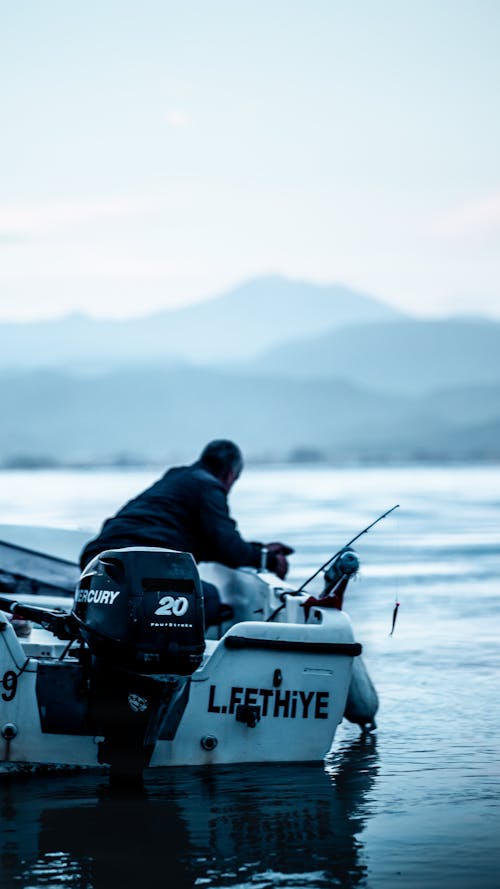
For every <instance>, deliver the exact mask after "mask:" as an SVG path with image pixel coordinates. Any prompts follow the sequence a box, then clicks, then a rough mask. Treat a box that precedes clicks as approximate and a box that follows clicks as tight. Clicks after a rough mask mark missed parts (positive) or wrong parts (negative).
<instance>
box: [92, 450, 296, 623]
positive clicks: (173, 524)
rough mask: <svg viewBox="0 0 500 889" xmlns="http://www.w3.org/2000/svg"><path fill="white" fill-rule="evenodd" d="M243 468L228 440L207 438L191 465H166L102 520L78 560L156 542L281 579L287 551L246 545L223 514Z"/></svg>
mask: <svg viewBox="0 0 500 889" xmlns="http://www.w3.org/2000/svg"><path fill="white" fill-rule="evenodd" d="M242 469H243V457H242V454H241V451H240V449H239V448H238V446H237V445H236V444H234V442H232V441H227V440H225V439H217V440H216V441H211V442H210V443H209V444H207V446H206V447H205V448H204V449H203V451H202V453H201V455H200V457H199V459H198V460H197V461H196V462H195V463H193V464H192V465H191V466H177V467H174V468H173V469H169V470H168V472H166V473H165V475H164V476H163V478H161V479H159V481H157V482H155V484H153V485H152V486H151V487H150V488H148V489H147V490H146V491H143V493H142V494H139V496H138V497H135V498H134V499H133V500H130V501H129V502H128V503H126V504H125V506H124V507H123V508H122V509H120V511H119V512H118V513H117V514H116V515H115V516H114V517H113V518H110V519H107V520H106V521H105V522H104V524H103V526H102V528H101V531H100V533H99V535H98V536H97V537H95V538H94V539H93V540H91V541H90V542H89V543H88V544H87V545H86V547H85V548H84V550H83V552H82V554H81V557H80V564H81V567H82V568H84V567H85V565H87V564H88V562H89V561H90V560H91V559H92V558H94V556H96V555H97V554H98V553H100V552H102V551H103V550H105V549H115V548H119V547H124V546H160V547H164V548H165V549H174V550H180V551H181V552H189V553H192V555H193V557H194V559H195V560H196V562H221V563H222V564H223V565H228V566H229V567H230V568H238V567H239V566H240V565H249V566H253V567H254V568H267V569H268V570H269V571H273V572H274V573H275V574H277V575H278V577H280V578H281V579H284V577H285V576H286V573H287V570H288V563H287V559H286V557H287V556H289V555H291V553H292V552H293V549H292V548H291V547H289V546H286V545H285V544H283V543H268V544H262V543H250V542H247V541H245V540H243V538H242V537H241V535H240V533H239V531H238V529H237V526H236V522H235V521H234V520H233V519H232V518H231V516H230V514H229V508H228V504H227V495H228V494H229V491H230V490H231V488H232V486H233V484H234V483H235V481H236V480H237V479H238V478H239V476H240V474H241V471H242ZM203 587H204V594H205V612H206V622H207V625H209V624H211V623H214V622H216V620H217V612H218V610H219V607H220V599H219V597H218V593H217V591H216V590H215V587H213V586H212V584H203Z"/></svg>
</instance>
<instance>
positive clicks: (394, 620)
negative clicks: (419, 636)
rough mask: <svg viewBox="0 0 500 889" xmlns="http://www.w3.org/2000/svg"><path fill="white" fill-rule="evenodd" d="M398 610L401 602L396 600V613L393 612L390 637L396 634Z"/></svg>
mask: <svg viewBox="0 0 500 889" xmlns="http://www.w3.org/2000/svg"><path fill="white" fill-rule="evenodd" d="M398 608H399V602H398V601H397V600H396V604H395V606H394V611H393V612H392V627H391V632H390V633H389V636H392V634H393V633H394V627H395V626H396V619H397V616H398Z"/></svg>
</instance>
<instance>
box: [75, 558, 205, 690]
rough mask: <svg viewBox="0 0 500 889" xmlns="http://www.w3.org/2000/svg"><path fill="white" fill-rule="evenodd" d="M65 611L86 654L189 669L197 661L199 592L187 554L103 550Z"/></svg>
mask: <svg viewBox="0 0 500 889" xmlns="http://www.w3.org/2000/svg"><path fill="white" fill-rule="evenodd" d="M72 616H73V618H74V620H75V621H76V623H77V624H78V627H79V631H80V634H81V636H82V637H83V638H84V639H85V641H86V642H87V644H88V646H89V649H90V651H91V652H92V654H94V655H95V656H96V657H97V658H99V659H102V660H104V661H107V662H109V663H110V664H112V665H113V666H115V667H122V668H125V669H128V670H136V671H138V672H141V673H177V674H181V675H188V674H190V673H192V672H193V671H194V670H196V668H197V667H198V666H199V664H200V663H201V660H202V657H203V651H204V649H205V639H204V611H203V593H202V589H201V583H200V577H199V574H198V569H197V567H196V564H195V562H194V559H193V557H192V556H191V555H190V554H189V553H181V552H176V551H174V550H167V549H158V548H155V547H126V548H124V549H112V550H105V551H104V552H102V553H100V555H98V556H96V557H95V558H94V559H92V561H91V562H89V564H88V565H87V567H86V568H85V570H84V572H83V574H82V576H81V578H80V581H79V583H78V586H77V588H76V593H75V601H74V604H73V611H72Z"/></svg>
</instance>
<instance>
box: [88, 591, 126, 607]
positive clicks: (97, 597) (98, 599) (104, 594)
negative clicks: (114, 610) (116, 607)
mask: <svg viewBox="0 0 500 889" xmlns="http://www.w3.org/2000/svg"><path fill="white" fill-rule="evenodd" d="M119 595H120V590H80V592H79V593H78V601H79V602H94V603H95V604H96V605H112V604H113V602H114V601H115V599H116V597H117V596H119Z"/></svg>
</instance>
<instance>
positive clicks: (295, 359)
mask: <svg viewBox="0 0 500 889" xmlns="http://www.w3.org/2000/svg"><path fill="white" fill-rule="evenodd" d="M250 369H251V370H252V372H254V373H260V374H263V375H265V376H266V377H269V376H281V377H285V378H287V379H301V380H304V379H345V380H349V381H350V382H352V383H355V384H357V385H360V386H369V387H370V388H373V389H376V390H379V391H380V390H384V391H387V392H395V393H396V392H399V393H403V392H408V393H415V394H416V393H419V392H426V391H431V390H432V389H440V388H444V387H457V388H460V387H470V386H473V385H479V384H481V385H483V384H486V385H487V384H491V383H500V322H498V321H491V320H490V321H487V320H485V319H466V318H459V319H457V318H449V319H445V320H439V321H428V320H425V321H421V320H416V319H414V320H411V321H410V320H403V321H401V320H397V321H392V322H391V323H389V324H388V323H375V324H364V323H363V324H358V325H356V326H349V327H345V328H343V329H342V330H341V331H340V330H337V329H335V328H332V329H331V330H329V331H328V332H326V333H323V334H322V335H321V336H317V337H312V338H309V339H301V340H298V341H297V342H295V343H289V344H287V345H283V346H279V347H276V348H275V349H272V350H270V351H268V352H267V353H266V354H264V355H261V356H259V360H258V362H255V363H254V364H252V365H247V370H250ZM464 419H465V418H464Z"/></svg>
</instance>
